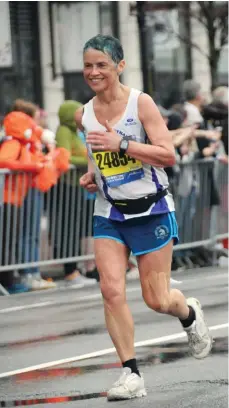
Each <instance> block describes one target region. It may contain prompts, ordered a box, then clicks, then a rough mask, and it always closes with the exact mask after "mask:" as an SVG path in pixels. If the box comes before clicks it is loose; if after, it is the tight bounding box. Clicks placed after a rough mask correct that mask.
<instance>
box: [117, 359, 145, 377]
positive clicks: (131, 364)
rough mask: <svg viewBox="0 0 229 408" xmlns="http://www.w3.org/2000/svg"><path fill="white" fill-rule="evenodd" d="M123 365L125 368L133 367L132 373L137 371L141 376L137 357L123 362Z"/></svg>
mask: <svg viewBox="0 0 229 408" xmlns="http://www.w3.org/2000/svg"><path fill="white" fill-rule="evenodd" d="M122 366H123V368H124V367H129V368H130V369H131V371H132V373H135V374H137V375H139V377H141V376H140V373H139V371H138V368H137V361H136V358H132V359H131V360H127V361H125V362H124V363H122Z"/></svg>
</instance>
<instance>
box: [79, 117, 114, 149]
mask: <svg viewBox="0 0 229 408" xmlns="http://www.w3.org/2000/svg"><path fill="white" fill-rule="evenodd" d="M105 127H106V129H107V131H106V132H99V131H98V132H97V131H95V132H88V135H87V139H86V141H87V143H88V144H90V145H91V148H92V150H104V151H109V152H119V146H120V142H121V137H120V136H119V135H118V134H117V132H116V131H115V130H114V129H112V127H111V126H110V125H109V123H108V121H106V125H105Z"/></svg>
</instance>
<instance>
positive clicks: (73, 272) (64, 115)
mask: <svg viewBox="0 0 229 408" xmlns="http://www.w3.org/2000/svg"><path fill="white" fill-rule="evenodd" d="M80 106H81V104H80V103H79V102H77V101H71V100H69V101H65V102H64V103H63V104H62V105H61V106H60V108H59V113H58V114H59V120H60V125H59V127H58V129H57V132H56V143H57V146H58V147H64V148H65V149H67V150H68V151H70V152H71V157H70V164H72V165H75V166H77V167H78V168H79V169H80V168H83V167H86V166H87V154H86V148H85V146H84V144H83V142H82V140H81V138H80V136H79V134H78V132H77V128H76V122H75V119H74V115H75V112H76V110H77V109H78V108H79V107H80ZM78 177H79V174H78V173H77V172H76V171H71V172H70V174H69V177H67V178H65V179H64V180H61V181H60V183H59V184H58V187H57V197H58V201H59V202H61V205H59V206H57V209H56V211H57V217H58V220H60V227H61V239H60V240H59V241H60V242H59V241H58V237H57V236H56V239H55V240H54V241H55V242H54V252H55V257H58V253H59V254H63V250H64V245H63V243H64V241H65V243H66V247H67V248H68V253H71V255H72V256H75V255H76V253H75V247H76V243H77V242H78V244H79V245H78V246H79V253H80V252H81V244H82V239H84V244H85V238H86V237H85V235H84V236H83V234H85V233H86V235H87V232H86V231H83V230H85V226H83V220H82V217H79V214H80V213H81V211H80V209H81V208H82V205H84V206H85V200H83V198H84V196H83V194H84V193H82V190H81V189H80V188H79V184H78ZM54 194H55V192H53V198H54ZM67 197H68V200H67ZM53 198H52V206H54V202H53ZM71 203H74V205H72V207H73V209H72V207H71V208H70V206H71ZM88 203H89V202H87V204H88ZM79 206H80V208H78V207H79ZM89 207H90V206H89V205H87V208H88V209H89ZM84 209H85V207H84ZM70 211H71V217H69V216H68V213H70ZM77 214H78V217H77ZM88 219H89V214H88V215H87V216H86V220H87V224H88ZM70 222H71V223H72V222H73V234H72V236H70V235H69V237H64V226H66V223H67V225H68V227H69V228H70ZM89 222H90V221H89ZM91 222H92V220H91ZM77 223H80V226H79V236H77ZM51 225H53V222H52V220H51ZM87 227H88V225H86V230H87ZM59 233H60V232H59ZM56 235H57V234H56ZM94 268H95V266H94V267H93V268H92V269H94ZM64 272H65V279H66V281H67V282H68V283H70V284H74V285H75V284H79V285H92V284H95V283H96V280H95V279H92V275H91V274H90V273H89V275H88V276H90V277H87V274H86V277H85V276H83V275H82V271H80V269H79V265H78V267H77V265H76V262H70V263H66V264H64ZM90 272H92V271H90Z"/></svg>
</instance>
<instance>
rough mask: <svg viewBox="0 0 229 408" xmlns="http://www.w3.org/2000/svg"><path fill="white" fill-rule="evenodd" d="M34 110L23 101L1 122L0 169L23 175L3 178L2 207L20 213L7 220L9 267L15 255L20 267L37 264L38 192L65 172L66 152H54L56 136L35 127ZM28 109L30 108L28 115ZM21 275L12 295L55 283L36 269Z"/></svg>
mask: <svg viewBox="0 0 229 408" xmlns="http://www.w3.org/2000/svg"><path fill="white" fill-rule="evenodd" d="M33 106H34V107H35V105H32V104H30V103H28V105H26V101H23V103H21V111H20V110H19V109H18V108H17V109H16V110H14V111H13V112H11V113H10V114H8V115H7V116H6V117H5V119H4V132H5V138H4V140H3V143H2V145H1V149H0V167H1V168H4V167H5V168H8V169H10V170H19V171H20V170H21V171H23V173H16V174H9V175H6V176H5V186H4V203H5V205H6V207H7V208H8V207H9V205H10V206H13V207H14V211H13V212H12V214H14V213H15V208H17V209H20V210H19V212H18V210H17V212H18V217H16V221H15V219H14V217H12V216H11V217H10V227H11V228H10V234H9V235H10V237H9V239H10V240H14V243H15V244H14V247H16V246H17V248H12V246H11V245H10V246H8V247H9V250H10V254H8V255H10V256H11V263H12V255H13V252H14V251H15V252H16V253H17V255H18V256H19V255H20V257H21V258H22V259H21V260H20V263H21V262H22V263H29V262H36V261H39V247H40V221H41V212H42V209H43V195H42V194H41V192H46V191H48V190H49V189H50V188H51V187H52V186H53V185H54V184H56V182H57V180H58V177H59V176H60V174H61V173H62V172H64V171H67V169H68V158H69V154H68V152H67V151H66V150H65V149H62V150H60V149H55V143H54V142H55V135H54V134H53V133H52V132H51V131H49V130H44V129H42V128H41V127H39V126H37V123H36V121H35V114H36V110H35V108H34V110H33V109H32V107H33ZM28 108H31V114H30V115H28V113H29V112H28V111H29V109H28ZM22 110H24V112H22ZM32 114H33V115H32ZM42 143H43V144H46V145H47V146H48V150H49V153H48V154H47V155H44V154H43V152H42ZM8 214H9V211H8ZM6 215H7V213H6ZM21 220H24V221H23V222H22V228H20V231H18V228H17V227H18V225H17V224H18V222H19V223H20V221H21ZM4 224H7V222H6V223H4ZM8 224H9V220H8ZM3 230H4V228H3ZM18 234H19V237H17V238H18V239H17V240H15V235H16V236H17V235H18ZM3 252H5V251H3ZM10 256H8V259H10ZM13 263H14V262H13ZM20 275H21V277H22V285H20V284H19V285H16V286H14V285H11V287H8V289H9V291H10V292H11V293H12V292H15V291H16V292H17V291H24V290H29V289H32V290H38V289H47V288H51V287H55V286H56V284H55V283H54V282H48V281H45V280H44V279H42V278H41V275H40V271H39V269H38V267H32V268H31V267H30V268H26V269H24V270H22V271H21V274H20Z"/></svg>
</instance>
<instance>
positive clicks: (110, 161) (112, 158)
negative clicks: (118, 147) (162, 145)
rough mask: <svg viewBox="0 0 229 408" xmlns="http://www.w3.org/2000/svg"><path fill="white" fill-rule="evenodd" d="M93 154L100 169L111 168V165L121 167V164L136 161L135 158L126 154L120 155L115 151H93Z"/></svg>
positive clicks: (124, 164) (125, 164)
mask: <svg viewBox="0 0 229 408" xmlns="http://www.w3.org/2000/svg"><path fill="white" fill-rule="evenodd" d="M94 156H95V160H96V163H97V165H98V168H99V170H101V171H103V170H105V169H107V168H109V169H111V168H112V167H114V168H117V167H122V166H124V167H125V166H127V165H128V164H130V163H132V164H135V163H136V162H137V160H136V159H134V158H133V157H130V156H127V155H124V156H121V157H120V154H119V153H117V152H101V153H94ZM130 167H131V166H130ZM115 173H116V172H115Z"/></svg>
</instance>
